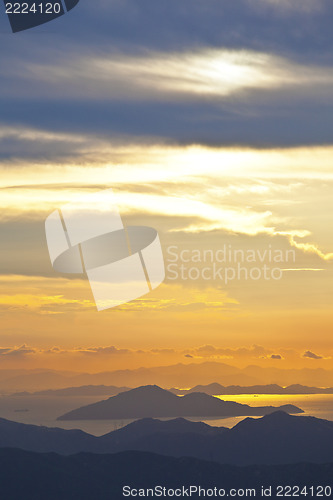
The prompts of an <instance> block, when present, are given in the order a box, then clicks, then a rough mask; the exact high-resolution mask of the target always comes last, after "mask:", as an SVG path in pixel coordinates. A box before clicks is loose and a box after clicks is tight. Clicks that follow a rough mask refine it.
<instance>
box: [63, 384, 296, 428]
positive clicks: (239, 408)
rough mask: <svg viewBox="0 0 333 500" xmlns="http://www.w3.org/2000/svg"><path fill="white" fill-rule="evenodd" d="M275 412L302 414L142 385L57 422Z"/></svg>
mask: <svg viewBox="0 0 333 500" xmlns="http://www.w3.org/2000/svg"><path fill="white" fill-rule="evenodd" d="M277 409H281V410H284V411H286V412H288V413H303V411H302V410H301V409H299V408H297V407H296V406H293V405H284V406H280V407H273V406H260V407H251V406H249V405H242V404H239V403H234V402H233V401H222V400H220V399H218V398H214V397H213V396H209V395H208V394H203V393H199V392H193V393H191V394H187V395H186V396H183V397H180V396H176V395H175V394H172V393H171V392H169V391H166V390H165V389H161V388H160V387H157V386H153V385H150V386H143V387H138V388H136V389H131V390H130V391H127V392H122V393H120V394H118V395H117V396H113V397H111V398H109V399H106V400H104V401H99V402H98V403H93V404H90V405H87V406H83V407H81V408H78V409H76V410H72V411H70V412H68V413H66V414H65V415H62V416H61V417H59V418H58V420H107V419H132V418H146V417H235V416H247V415H253V416H254V415H257V416H259V415H267V414H268V413H272V412H273V411H276V410H277Z"/></svg>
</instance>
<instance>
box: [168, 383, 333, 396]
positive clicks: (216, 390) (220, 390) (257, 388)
mask: <svg viewBox="0 0 333 500" xmlns="http://www.w3.org/2000/svg"><path fill="white" fill-rule="evenodd" d="M169 391H170V392H173V393H174V394H178V395H184V394H189V393H191V392H203V393H205V394H210V395H211V396H214V395H219V396H221V395H236V394H333V387H328V388H322V387H308V386H305V385H300V384H293V385H289V386H288V387H281V386H280V385H277V384H267V385H250V386H245V387H244V386H239V385H229V386H227V387H225V386H223V385H221V384H218V383H216V382H215V383H213V384H208V385H196V386H195V387H192V388H191V389H176V388H172V389H169Z"/></svg>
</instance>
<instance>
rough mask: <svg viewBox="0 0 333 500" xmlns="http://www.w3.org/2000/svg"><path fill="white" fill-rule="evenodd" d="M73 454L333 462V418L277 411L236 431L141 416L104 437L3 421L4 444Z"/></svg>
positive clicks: (0, 435) (242, 424) (225, 461)
mask: <svg viewBox="0 0 333 500" xmlns="http://www.w3.org/2000/svg"><path fill="white" fill-rule="evenodd" d="M4 447H8V448H21V449H25V450H29V451H36V452H56V453H59V454H62V455H70V454H74V453H78V452H91V453H99V454H102V453H104V454H105V453H118V452H123V451H133V450H135V451H141V452H151V453H158V454H161V455H167V456H173V457H184V456H189V457H194V458H198V459H204V460H213V461H214V462H218V463H221V464H232V465H239V466H243V465H254V464H266V465H278V464H296V463H299V462H309V463H330V462H332V463H333V422H330V421H327V420H322V419H318V418H315V417H304V416H291V415H288V414H286V413H283V412H275V413H272V414H270V415H266V416H265V417H262V418H258V419H253V418H246V419H245V420H243V421H241V422H240V423H239V424H237V425H236V426H235V427H233V428H232V429H227V428H224V427H211V426H209V425H206V424H204V423H202V422H190V421H188V420H186V419H183V418H177V419H173V420H169V421H160V420H156V419H142V420H137V421H135V422H133V423H131V424H129V425H127V426H126V427H123V428H121V429H118V430H115V431H113V432H110V433H108V434H105V435H104V436H101V437H95V436H92V435H90V434H87V433H85V432H82V431H79V430H64V429H57V428H48V427H40V426H35V425H26V424H19V423H16V422H10V421H8V420H4V419H0V448H4Z"/></svg>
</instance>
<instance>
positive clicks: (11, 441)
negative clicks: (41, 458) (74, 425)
mask: <svg viewBox="0 0 333 500" xmlns="http://www.w3.org/2000/svg"><path fill="white" fill-rule="evenodd" d="M95 442H96V438H95V436H91V435H90V434H87V433H85V432H83V431H80V430H64V429H59V428H52V427H43V426H38V425H29V424H21V423H18V422H12V421H10V420H6V419H4V418H0V448H6V447H8V448H22V449H23V450H29V451H36V452H49V451H53V452H56V453H61V454H63V455H67V454H71V453H78V452H80V451H94V449H95V448H94V446H95Z"/></svg>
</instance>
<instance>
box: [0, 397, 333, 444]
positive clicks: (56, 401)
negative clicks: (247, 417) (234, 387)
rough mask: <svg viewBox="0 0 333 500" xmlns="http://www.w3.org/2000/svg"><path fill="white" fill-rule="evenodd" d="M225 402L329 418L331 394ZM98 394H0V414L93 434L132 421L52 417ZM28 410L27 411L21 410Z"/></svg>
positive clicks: (230, 421) (229, 423)
mask: <svg viewBox="0 0 333 500" xmlns="http://www.w3.org/2000/svg"><path fill="white" fill-rule="evenodd" d="M219 397H220V399H223V400H225V401H236V402H237V403H243V404H248V405H251V406H280V405H284V404H294V405H296V406H298V407H300V408H302V410H304V412H305V415H312V416H314V417H318V418H324V419H327V420H332V421H333V395H332V394H324V395H322V394H309V395H283V396H280V395H278V396H277V395H267V394H263V395H261V394H259V395H258V396H256V397H255V396H254V395H248V394H246V395H240V396H239V395H238V396H219ZM101 399H107V398H106V397H105V398H101V397H100V396H97V397H96V396H94V397H93V396H84V397H83V396H80V397H55V396H52V397H51V396H2V397H0V417H2V418H7V419H9V420H14V421H16V422H23V423H27V424H35V425H45V426H47V427H62V428H63V429H82V430H84V431H86V432H89V433H91V434H94V435H96V436H99V435H102V434H105V433H107V432H110V431H113V430H115V429H117V428H120V427H123V426H124V425H126V424H128V423H129V422H131V421H132V420H111V421H110V420H88V421H84V420H76V421H70V422H58V421H57V420H56V418H57V417H58V416H60V415H62V414H63V413H66V412H68V411H70V410H73V409H75V408H78V407H80V406H84V405H87V404H90V403H95V402H97V401H100V400H101ZM25 410H28V411H25ZM243 418H244V417H235V418H227V419H206V418H192V419H191V420H194V421H198V420H200V421H203V422H206V423H207V424H209V425H216V426H224V427H233V426H234V425H235V424H236V423H237V422H239V421H240V420H242V419H243Z"/></svg>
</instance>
